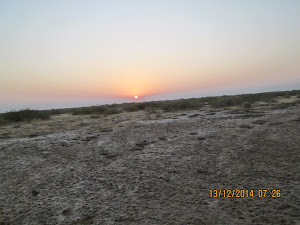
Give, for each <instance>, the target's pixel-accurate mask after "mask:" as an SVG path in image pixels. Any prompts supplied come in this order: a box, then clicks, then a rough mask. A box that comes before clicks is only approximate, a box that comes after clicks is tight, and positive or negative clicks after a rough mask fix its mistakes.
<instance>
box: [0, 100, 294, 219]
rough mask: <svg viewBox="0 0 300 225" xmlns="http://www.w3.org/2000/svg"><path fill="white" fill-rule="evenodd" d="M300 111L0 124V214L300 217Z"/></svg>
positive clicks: (121, 116)
mask: <svg viewBox="0 0 300 225" xmlns="http://www.w3.org/2000/svg"><path fill="white" fill-rule="evenodd" d="M299 112H300V106H291V107H288V108H285V109H276V110H271V109H260V110H257V109H256V110H251V111H244V110H240V109H230V110H218V111H206V110H202V111H199V110H192V111H185V112H184V113H183V112H177V113H176V112H174V113H163V114H162V115H161V116H160V117H159V118H156V117H155V116H154V117H151V118H150V119H149V115H148V114H147V113H145V112H132V113H122V114H118V115H113V116H106V117H104V116H101V117H99V118H98V117H93V118H92V117H91V116H81V115H78V116H73V115H67V114H66V115H60V116H54V117H53V118H51V120H50V121H34V122H33V123H19V124H12V125H9V126H5V127H1V129H0V139H1V140H0V170H1V183H0V224H136V225H137V224H297V223H299V222H300V218H299V211H300V204H299V202H300V197H299V196H300V190H299V180H300V177H299V174H300V169H299V168H300V166H299V162H300V152H299V146H300V136H299V133H300V123H299V118H300V117H299V116H300V115H299ZM258 117H261V118H258ZM174 118H176V119H174ZM210 190H253V191H254V197H244V198H236V197H233V198H225V197H216V198H214V197H210ZM259 190H268V191H272V190H280V191H281V197H280V198H276V197H270V196H269V195H267V196H266V197H259V196H258V191H259ZM268 194H269V193H268Z"/></svg>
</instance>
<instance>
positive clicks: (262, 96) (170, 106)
mask: <svg viewBox="0 0 300 225" xmlns="http://www.w3.org/2000/svg"><path fill="white" fill-rule="evenodd" d="M292 96H298V97H300V90H293V91H282V92H266V93H258V94H243V95H233V96H228V95H224V96H219V97H203V98H190V99H179V100H168V101H152V102H139V103H136V102H133V103H123V104H111V105H99V106H90V107H79V108H64V109H51V110H33V109H22V110H19V111H10V112H6V113H1V114H0V123H2V124H3V123H9V122H22V121H32V120H34V119H42V120H47V119H49V118H50V116H52V115H57V114H64V113H71V114H73V115H87V114H100V115H112V114H118V113H121V112H135V111H139V110H147V111H149V112H155V110H163V111H166V112H170V111H177V110H187V109H200V108H201V107H203V106H204V105H206V104H208V105H210V106H211V107H213V108H223V107H229V106H243V107H245V108H250V107H251V104H252V103H254V102H258V101H264V102H276V101H275V98H276V97H286V98H289V97H292ZM289 105H290V104H281V105H280V106H279V107H288V106H289Z"/></svg>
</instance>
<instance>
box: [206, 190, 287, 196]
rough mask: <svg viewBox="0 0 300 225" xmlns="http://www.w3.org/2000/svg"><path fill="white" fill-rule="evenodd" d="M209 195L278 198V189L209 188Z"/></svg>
mask: <svg viewBox="0 0 300 225" xmlns="http://www.w3.org/2000/svg"><path fill="white" fill-rule="evenodd" d="M209 197H211V198H254V197H259V198H267V197H270V198H280V197H281V194H280V190H266V189H259V190H244V189H239V190H225V189H221V190H217V189H214V190H209Z"/></svg>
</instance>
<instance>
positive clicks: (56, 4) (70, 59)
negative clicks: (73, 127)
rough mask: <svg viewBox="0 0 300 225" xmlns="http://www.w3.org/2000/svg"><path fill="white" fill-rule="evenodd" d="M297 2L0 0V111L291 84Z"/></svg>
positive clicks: (299, 44)
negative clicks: (136, 96)
mask: <svg viewBox="0 0 300 225" xmlns="http://www.w3.org/2000/svg"><path fill="white" fill-rule="evenodd" d="M299 9H300V1H298V0H251V1H240V0H214V1H210V0H197V1H196V0H143V1H141V0H102V1H101V0H97V1H93V0H89V1H83V0H81V1H76V0H72V1H71V0H52V1H40V0H26V1H25V0H23V1H17V0H1V1H0V112H1V111H2V112H3V111H6V110H11V109H20V108H26V107H31V108H39V109H40V108H61V107H72V106H84V105H91V104H105V103H120V102H124V101H134V99H133V97H134V96H135V95H138V96H139V97H140V98H139V101H150V100H161V99H175V98H188V97H201V96H208V95H210V96H211V95H223V94H238V93H254V92H264V91H277V90H292V89H299V88H300V41H299V40H300V29H299V27H300V13H299Z"/></svg>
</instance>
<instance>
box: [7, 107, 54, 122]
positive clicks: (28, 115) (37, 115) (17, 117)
mask: <svg viewBox="0 0 300 225" xmlns="http://www.w3.org/2000/svg"><path fill="white" fill-rule="evenodd" d="M2 118H3V120H4V121H7V122H22V121H32V120H34V119H41V120H47V119H50V113H49V112H47V111H39V110H33V109H22V110H19V111H10V112H6V113H3V114H2Z"/></svg>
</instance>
